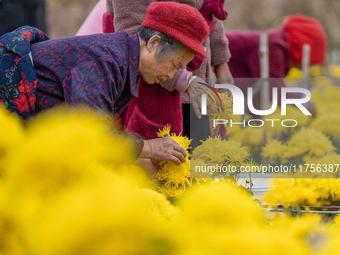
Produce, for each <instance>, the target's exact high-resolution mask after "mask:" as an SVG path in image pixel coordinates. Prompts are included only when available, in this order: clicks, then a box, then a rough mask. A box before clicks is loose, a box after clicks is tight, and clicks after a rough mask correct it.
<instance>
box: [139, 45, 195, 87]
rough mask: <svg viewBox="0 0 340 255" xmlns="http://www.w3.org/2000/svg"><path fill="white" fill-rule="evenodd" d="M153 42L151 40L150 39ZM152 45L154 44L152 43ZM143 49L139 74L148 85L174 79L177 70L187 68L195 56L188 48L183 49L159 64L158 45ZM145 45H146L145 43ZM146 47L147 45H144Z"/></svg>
mask: <svg viewBox="0 0 340 255" xmlns="http://www.w3.org/2000/svg"><path fill="white" fill-rule="evenodd" d="M150 41H151V39H150ZM150 41H149V43H150V44H152V42H150ZM149 43H148V45H147V46H144V47H141V52H140V62H139V67H138V74H139V75H141V76H142V77H143V80H144V81H145V82H146V83H148V84H153V83H159V82H160V81H165V80H166V79H171V78H172V77H174V73H175V71H176V70H177V69H180V68H183V67H185V66H186V65H187V64H188V63H189V62H190V60H192V59H193V57H194V56H195V54H194V53H193V52H192V51H191V50H190V49H188V48H185V47H183V48H181V49H180V50H179V51H178V52H177V54H175V55H173V56H172V57H170V58H168V59H166V60H165V61H163V62H161V63H159V62H158V61H157V60H156V56H155V55H156V52H157V47H158V44H157V43H155V44H154V45H149ZM143 44H144V43H143ZM143 44H141V45H143ZM144 45H145V44H144Z"/></svg>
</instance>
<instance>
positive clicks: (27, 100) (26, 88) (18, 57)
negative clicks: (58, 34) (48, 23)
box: [0, 26, 49, 120]
mask: <svg viewBox="0 0 340 255" xmlns="http://www.w3.org/2000/svg"><path fill="white" fill-rule="evenodd" d="M44 40H49V38H48V37H47V35H45V34H44V33H43V32H42V31H40V30H39V29H37V28H33V27H29V26H24V27H20V28H18V29H16V30H15V31H13V32H11V33H6V34H4V35H3V36H1V37H0V105H5V107H6V108H7V109H8V110H10V111H11V112H16V113H17V114H18V115H19V117H20V118H21V119H22V120H26V119H28V118H30V117H32V116H34V115H35V108H36V107H35V102H36V94H35V92H36V88H37V83H38V78H37V75H36V73H35V70H34V66H33V61H32V55H31V50H30V44H31V43H37V42H40V41H44Z"/></svg>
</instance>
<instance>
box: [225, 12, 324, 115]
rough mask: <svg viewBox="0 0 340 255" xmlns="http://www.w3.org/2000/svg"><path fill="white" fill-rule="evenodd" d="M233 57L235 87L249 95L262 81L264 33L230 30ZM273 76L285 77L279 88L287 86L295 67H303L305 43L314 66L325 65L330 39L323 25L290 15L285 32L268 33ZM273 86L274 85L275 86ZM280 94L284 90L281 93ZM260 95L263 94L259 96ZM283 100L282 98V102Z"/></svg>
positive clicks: (301, 16) (271, 75) (281, 80)
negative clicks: (288, 74) (253, 87)
mask: <svg viewBox="0 0 340 255" xmlns="http://www.w3.org/2000/svg"><path fill="white" fill-rule="evenodd" d="M225 35H226V36H227V38H228V40H229V49H230V52H231V55H232V57H231V58H230V60H229V62H228V65H229V69H230V72H231V73H232V75H233V77H234V78H235V85H237V86H238V87H240V88H241V89H242V91H243V93H244V95H246V94H247V88H248V87H249V86H252V84H253V83H255V82H256V80H258V79H238V78H259V77H260V58H259V41H260V31H228V32H226V33H225ZM267 35H268V48H269V77H270V78H281V79H280V80H278V79H277V82H275V83H274V84H275V86H276V87H279V88H280V87H284V86H285V84H284V83H283V78H284V77H285V76H286V75H287V73H288V71H289V69H290V68H292V67H293V66H296V67H301V61H302V48H303V45H304V44H309V45H310V46H311V52H310V64H311V65H314V64H323V63H324V62H325V59H326V53H327V38H326V34H325V32H324V30H323V28H322V26H321V24H320V23H319V22H318V21H317V20H316V19H314V18H310V17H306V16H304V15H301V14H297V15H292V16H287V17H286V18H285V20H284V22H283V23H282V26H281V29H276V30H268V31H267ZM271 86H274V85H273V83H271ZM279 91H280V90H279ZM258 94H259V93H258ZM258 94H257V95H255V98H254V107H255V108H256V109H259V104H260V97H259V95H258ZM280 98H281V97H280V96H279V99H280Z"/></svg>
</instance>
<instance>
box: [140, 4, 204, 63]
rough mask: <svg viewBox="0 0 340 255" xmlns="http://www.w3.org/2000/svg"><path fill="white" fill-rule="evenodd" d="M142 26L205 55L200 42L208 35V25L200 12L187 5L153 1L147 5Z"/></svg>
mask: <svg viewBox="0 0 340 255" xmlns="http://www.w3.org/2000/svg"><path fill="white" fill-rule="evenodd" d="M142 26H143V27H149V28H152V29H155V30H158V31H160V32H162V33H164V34H166V35H168V36H170V37H172V38H174V39H175V40H177V41H179V42H180V43H182V44H183V45H185V46H187V47H188V48H190V49H192V50H193V51H194V52H196V53H197V54H199V55H201V56H202V57H204V58H206V57H207V53H206V52H205V50H204V48H203V46H202V43H203V42H204V41H205V39H206V38H207V37H208V35H209V27H208V25H207V23H206V22H205V20H204V18H203V16H202V14H201V13H200V12H199V11H198V10H196V9H195V8H193V7H191V6H189V5H186V4H180V3H175V2H154V3H152V4H150V6H149V7H148V15H147V16H146V18H145V20H144V21H143V23H142Z"/></svg>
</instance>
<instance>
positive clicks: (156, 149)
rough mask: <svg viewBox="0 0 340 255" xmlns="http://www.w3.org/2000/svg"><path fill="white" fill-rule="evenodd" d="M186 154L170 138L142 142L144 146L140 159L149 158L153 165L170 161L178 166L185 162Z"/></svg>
mask: <svg viewBox="0 0 340 255" xmlns="http://www.w3.org/2000/svg"><path fill="white" fill-rule="evenodd" d="M186 155H187V153H186V152H185V150H184V149H183V148H182V147H181V146H180V145H179V144H178V143H177V142H175V141H174V140H173V139H172V138H171V137H170V136H167V137H163V138H156V139H151V140H144V146H143V150H142V153H141V154H140V156H139V157H140V158H149V159H151V160H152V162H154V163H159V162H161V161H164V160H170V161H172V162H174V163H175V164H177V165H179V164H181V163H184V162H185V157H186Z"/></svg>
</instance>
